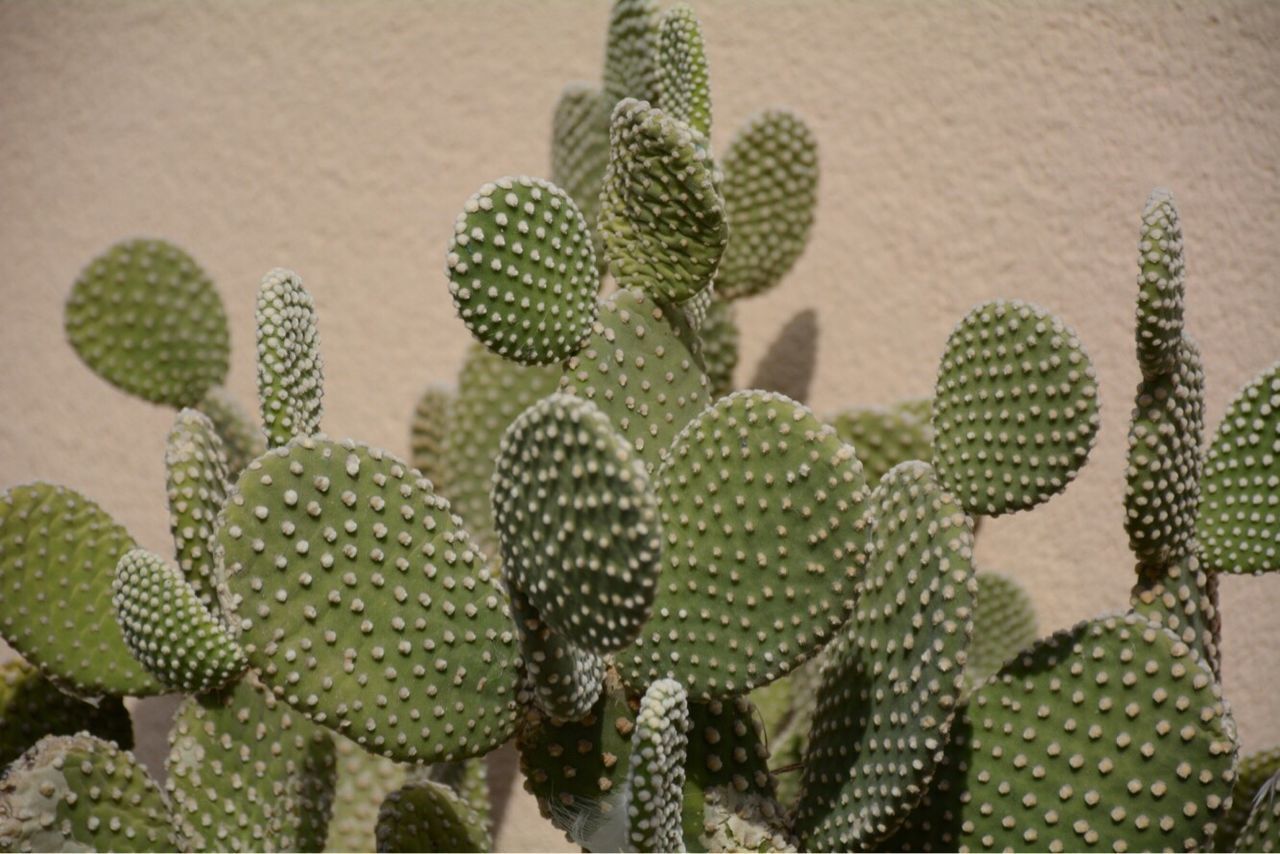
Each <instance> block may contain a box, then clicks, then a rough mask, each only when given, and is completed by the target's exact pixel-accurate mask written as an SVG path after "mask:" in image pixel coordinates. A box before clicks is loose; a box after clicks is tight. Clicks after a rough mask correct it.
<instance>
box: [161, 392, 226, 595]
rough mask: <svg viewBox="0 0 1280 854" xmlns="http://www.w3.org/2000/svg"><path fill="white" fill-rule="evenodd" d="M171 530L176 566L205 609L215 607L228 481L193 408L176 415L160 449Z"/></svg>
mask: <svg viewBox="0 0 1280 854" xmlns="http://www.w3.org/2000/svg"><path fill="white" fill-rule="evenodd" d="M164 467H165V485H166V487H167V492H168V496H169V531H170V532H171V533H172V534H173V543H174V547H175V549H176V551H177V556H178V566H179V568H180V569H181V570H182V575H183V578H184V579H185V582H186V584H189V585H190V586H191V588H192V590H193V591H194V592H195V594H196V595H197V596H198V597H199V599H200V601H201V602H202V603H203V604H204V606H205V607H206V608H210V609H214V608H216V607H217V606H216V603H217V599H218V592H217V586H218V571H217V567H216V565H215V563H214V539H213V529H214V525H215V523H216V521H217V517H218V511H219V510H221V509H222V505H223V502H225V501H226V500H227V490H228V489H229V488H230V485H229V483H228V481H229V480H230V479H231V472H230V467H229V466H228V464H227V458H226V454H225V453H224V446H223V444H222V440H221V439H220V438H218V433H217V430H216V429H215V428H214V425H213V422H212V421H211V420H210V419H209V418H207V417H205V416H204V415H202V414H201V413H199V412H198V411H196V410H194V409H184V410H182V411H181V412H179V413H178V418H177V420H176V421H175V422H174V425H173V429H172V430H170V431H169V437H168V440H167V441H166V443H165V449H164Z"/></svg>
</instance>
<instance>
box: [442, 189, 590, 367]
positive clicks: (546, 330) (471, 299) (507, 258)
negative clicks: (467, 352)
mask: <svg viewBox="0 0 1280 854" xmlns="http://www.w3.org/2000/svg"><path fill="white" fill-rule="evenodd" d="M445 272H446V273H447V274H448V276H449V293H450V294H451V295H452V296H453V305H454V307H455V308H456V309H457V310H458V316H459V317H461V318H462V321H463V323H465V324H466V326H467V328H468V329H469V330H471V334H472V335H474V336H475V338H476V340H478V341H480V342H481V343H482V344H484V345H485V346H486V347H488V348H489V349H490V350H492V351H493V352H494V353H497V354H498V355H499V356H503V357H505V358H508V359H510V360H512V361H514V362H519V363H521V364H524V365H549V364H551V363H553V362H561V361H563V360H565V359H567V358H568V357H569V356H572V355H573V354H574V353H576V352H578V350H579V349H581V347H582V344H583V341H584V340H585V339H586V337H587V335H588V334H589V333H590V331H591V323H592V321H593V320H595V314H596V292H597V291H598V290H599V289H600V272H599V270H598V269H597V268H596V257H595V250H594V249H593V248H592V246H591V230H590V228H589V227H588V225H587V221H586V220H585V219H584V218H583V216H582V212H581V211H580V210H579V209H578V206H577V205H576V204H574V201H573V199H571V198H569V196H568V195H567V194H566V193H565V191H564V190H562V189H560V188H559V187H557V186H556V185H554V184H552V183H550V182H549V181H544V180H542V179H541V178H529V177H523V176H522V177H513V178H499V179H498V180H497V181H495V182H493V183H490V184H485V185H484V186H482V187H481V188H480V189H479V191H477V192H476V194H475V195H474V196H472V197H471V198H470V199H468V200H467V203H466V204H465V205H464V207H463V210H462V213H460V214H458V218H457V219H456V220H455V221H454V224H453V237H452V238H451V239H450V241H449V252H448V256H447V259H446V269H445Z"/></svg>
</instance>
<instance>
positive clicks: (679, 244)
mask: <svg viewBox="0 0 1280 854" xmlns="http://www.w3.org/2000/svg"><path fill="white" fill-rule="evenodd" d="M599 228H600V233H601V237H602V239H603V241H604V247H605V256H606V258H607V259H608V261H609V269H610V270H611V271H612V272H613V276H614V278H615V279H617V281H618V284H619V285H621V286H622V287H624V288H631V287H635V288H641V289H643V290H646V291H648V292H649V293H652V294H654V295H655V296H659V297H662V298H664V299H667V300H671V301H673V302H681V301H683V300H686V299H688V298H689V297H691V296H693V295H694V294H696V293H697V292H698V291H700V290H702V289H703V288H705V287H706V286H707V285H708V284H710V282H711V279H712V277H713V276H714V275H715V272H716V268H717V267H718V266H719V264H720V256H721V253H723V252H724V247H725V244H726V243H727V242H728V240H729V221H728V220H727V219H726V218H725V211H724V199H723V198H722V197H721V195H720V187H719V174H718V171H717V169H716V166H715V163H714V162H713V161H712V159H711V154H710V151H709V150H708V148H707V140H706V138H705V137H703V136H702V135H701V134H699V133H697V132H696V131H694V130H691V129H690V128H689V126H688V125H686V124H684V123H683V122H680V121H678V120H676V119H675V118H673V117H671V116H669V115H667V114H666V113H664V112H663V111H662V110H659V109H657V108H656V107H651V106H649V104H648V103H646V102H644V101H636V100H634V99H627V100H624V101H622V102H620V103H619V104H618V106H617V107H616V108H614V111H613V118H612V120H611V123H610V131H609V166H608V167H607V168H606V169H605V173H604V190H603V192H602V194H601V197H600V220H599Z"/></svg>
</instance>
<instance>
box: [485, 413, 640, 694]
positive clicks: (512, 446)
mask: <svg viewBox="0 0 1280 854" xmlns="http://www.w3.org/2000/svg"><path fill="white" fill-rule="evenodd" d="M492 496H493V514H494V519H495V521H496V523H497V530H498V537H499V540H500V541H501V555H502V565H503V567H505V568H506V572H507V573H508V576H509V577H510V578H511V580H512V585H513V586H514V587H515V588H516V589H518V590H520V591H521V592H522V593H524V595H525V596H526V597H527V598H528V600H529V602H530V603H531V604H532V605H533V607H534V608H535V609H536V611H537V613H538V616H539V617H540V618H541V619H542V621H543V622H544V623H546V625H547V626H548V627H549V628H550V629H551V630H552V631H554V632H558V633H559V634H561V635H563V636H564V637H566V638H572V639H573V642H574V643H575V644H576V645H577V646H580V647H583V648H585V649H589V650H592V651H594V652H598V653H602V654H603V653H607V652H610V651H613V650H616V649H619V648H621V647H624V646H626V645H627V644H629V643H631V642H632V641H633V640H635V637H636V635H637V634H639V632H640V627H641V626H642V625H643V624H644V621H645V620H646V619H648V617H649V613H650V609H651V608H652V606H653V595H654V590H655V587H656V582H657V577H658V571H659V561H660V560H661V557H662V526H661V524H660V523H659V521H658V498H657V496H656V495H655V494H654V491H653V487H652V486H651V485H650V482H649V474H648V472H647V471H646V469H645V466H644V462H643V461H642V460H641V459H640V457H639V456H638V455H637V454H636V452H635V451H633V450H632V449H631V447H630V445H629V444H628V443H627V441H626V439H625V438H624V437H623V436H622V435H621V434H619V433H618V432H617V431H616V430H615V429H614V428H613V425H612V424H611V423H610V422H609V419H608V417H606V416H605V415H604V413H602V412H601V411H600V410H599V409H598V408H597V407H596V405H595V404H594V403H592V402H591V401H590V400H586V399H584V398H580V397H574V396H571V395H564V394H555V395H551V396H550V397H547V398H544V399H543V400H541V401H539V402H537V403H535V404H534V405H533V406H531V407H529V408H528V409H527V410H525V412H524V413H523V414H522V415H521V416H520V417H519V418H517V419H516V420H515V422H513V423H512V425H511V427H510V428H509V429H508V430H507V434H506V436H505V437H503V440H502V448H501V451H500V453H499V454H498V462H497V465H496V468H495V469H494V474H493V491H492ZM593 701H594V699H593Z"/></svg>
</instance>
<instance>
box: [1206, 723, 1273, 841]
mask: <svg viewBox="0 0 1280 854" xmlns="http://www.w3.org/2000/svg"><path fill="white" fill-rule="evenodd" d="M1276 774H1280V747H1273V748H1271V749H1270V750H1261V751H1259V752H1257V753H1253V754H1250V755H1249V756H1245V757H1244V758H1242V759H1241V760H1240V765H1239V767H1238V768H1237V769H1236V786H1235V790H1234V791H1233V792H1232V794H1231V809H1230V810H1229V811H1228V812H1227V814H1226V815H1225V816H1223V817H1222V820H1221V821H1219V822H1218V832H1217V834H1216V835H1215V836H1214V838H1213V850H1215V851H1250V850H1263V849H1262V847H1261V845H1260V844H1259V843H1258V842H1256V841H1254V840H1243V842H1242V841H1241V833H1242V832H1243V831H1244V829H1245V825H1246V824H1248V823H1249V821H1250V815H1251V814H1252V813H1253V811H1254V805H1255V804H1258V803H1259V802H1260V801H1261V800H1262V799H1264V798H1266V799H1267V800H1270V799H1271V798H1272V797H1274V795H1275V784H1274V782H1273V781H1274V780H1275V775H1276ZM1245 843H1249V844H1245ZM1272 850H1280V848H1277V847H1273V848H1272Z"/></svg>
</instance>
